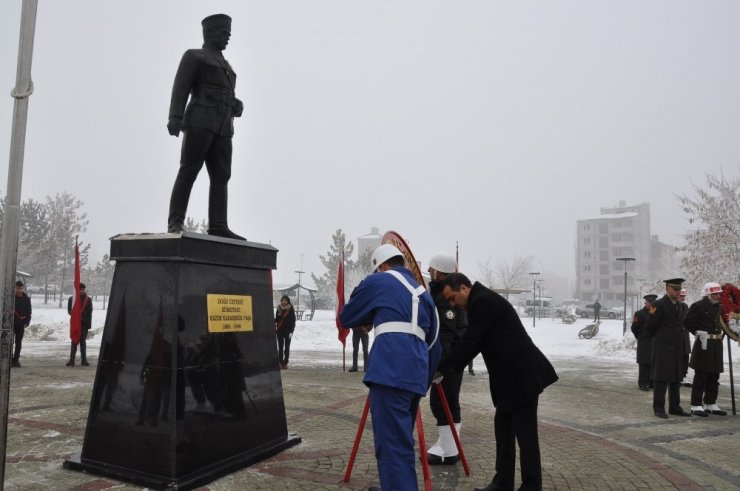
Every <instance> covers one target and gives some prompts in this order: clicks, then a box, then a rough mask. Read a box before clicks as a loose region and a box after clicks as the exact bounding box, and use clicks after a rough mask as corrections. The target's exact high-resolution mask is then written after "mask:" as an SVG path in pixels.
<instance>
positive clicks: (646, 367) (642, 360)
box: [630, 294, 658, 391]
mask: <svg viewBox="0 0 740 491" xmlns="http://www.w3.org/2000/svg"><path fill="white" fill-rule="evenodd" d="M657 298H658V295H653V294H650V295H645V296H644V297H642V299H643V300H644V301H645V306H644V307H643V308H641V309H640V310H638V311H637V312H635V315H634V317H632V325H631V326H630V329H631V330H632V334H634V335H635V339H637V365H638V367H639V368H638V372H637V386H638V387H639V389H640V390H644V391H648V390H650V389H651V388H652V387H653V381H652V380H651V379H650V359H651V357H652V353H653V338H652V337H651V336H650V333H648V331H647V329H646V328H645V325H646V324H647V318H648V309H649V308H650V306H651V305H652V304H653V302H655V300H656V299H657Z"/></svg>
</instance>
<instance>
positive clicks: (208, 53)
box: [167, 14, 244, 240]
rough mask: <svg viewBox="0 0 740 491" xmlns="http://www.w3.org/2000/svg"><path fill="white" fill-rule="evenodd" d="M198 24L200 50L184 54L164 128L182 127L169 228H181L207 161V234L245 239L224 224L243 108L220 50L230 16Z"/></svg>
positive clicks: (228, 34)
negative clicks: (237, 125) (236, 123)
mask: <svg viewBox="0 0 740 491" xmlns="http://www.w3.org/2000/svg"><path fill="white" fill-rule="evenodd" d="M201 24H202V25H203V41H204V43H203V48H202V49H189V50H187V51H186V52H185V54H184V55H183V56H182V60H181V61H180V66H179V67H178V69H177V75H175V82H174V84H173V86H172V100H171V102H170V115H169V122H168V123H167V129H168V131H169V133H170V134H171V135H173V136H178V135H179V134H180V132H181V131H182V132H183V139H182V150H181V154H180V170H179V171H178V173H177V178H176V179H175V185H174V187H173V189H172V196H171V198H170V213H169V217H168V220H167V231H168V232H173V233H177V232H182V230H183V224H184V222H185V213H186V211H187V208H188V201H189V200H190V191H191V190H192V188H193V183H194V182H195V178H196V177H197V176H198V173H199V172H200V170H201V168H202V167H203V163H204V162H205V164H206V169H208V175H209V177H210V180H211V185H210V189H209V193H208V233H209V234H211V235H218V236H221V237H228V238H231V239H241V240H244V237H240V236H239V235H237V234H235V233H234V232H232V231H231V230H229V227H228V224H227V201H228V187H227V185H228V182H229V178H230V177H231V152H232V146H231V138H232V136H233V135H234V118H235V117H237V118H238V117H239V116H241V115H242V111H243V109H244V105H243V104H242V102H241V101H240V100H239V99H237V98H236V96H235V94H234V86H235V85H236V73H234V70H233V69H232V68H231V65H229V62H228V61H226V60H225V59H224V57H223V54H222V53H221V52H222V51H223V50H224V49H225V48H226V45H227V44H228V43H229V38H230V37H231V17H229V16H228V15H224V14H216V15H211V16H209V17H206V18H205V19H203V21H202V22H201ZM188 96H189V97H190V102H188ZM186 102H187V107H185V103H186Z"/></svg>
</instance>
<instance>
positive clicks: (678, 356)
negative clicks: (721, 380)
mask: <svg viewBox="0 0 740 491" xmlns="http://www.w3.org/2000/svg"><path fill="white" fill-rule="evenodd" d="M683 281H684V280H683V278H672V279H670V280H665V284H666V286H665V295H663V297H661V298H660V299H658V300H656V301H655V302H654V303H653V305H651V306H650V308H649V309H648V320H647V325H646V328H647V330H648V332H649V333H650V335H651V336H652V337H653V360H652V372H651V375H652V378H653V412H654V413H655V415H656V416H657V417H659V418H664V419H665V418H667V417H668V415H667V414H666V412H665V394H666V389H667V390H668V413H669V414H673V415H676V416H691V413H687V412H686V411H684V410H683V409H682V408H681V394H680V392H679V390H680V382H681V379H682V378H683V369H684V362H683V351H684V340H683V329H682V327H681V322H680V318H679V316H680V308H681V306H680V305H679V303H680V302H679V301H678V295H679V293H680V292H681V284H682V283H683Z"/></svg>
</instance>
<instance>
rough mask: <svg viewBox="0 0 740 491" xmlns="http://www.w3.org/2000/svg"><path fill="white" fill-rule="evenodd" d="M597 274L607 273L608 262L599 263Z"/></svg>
mask: <svg viewBox="0 0 740 491" xmlns="http://www.w3.org/2000/svg"><path fill="white" fill-rule="evenodd" d="M599 274H600V275H602V276H604V275H608V274H609V265H608V264H600V265H599Z"/></svg>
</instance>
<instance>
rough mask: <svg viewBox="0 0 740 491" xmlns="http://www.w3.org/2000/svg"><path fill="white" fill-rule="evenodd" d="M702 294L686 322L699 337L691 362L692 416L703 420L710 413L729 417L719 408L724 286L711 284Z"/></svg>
mask: <svg viewBox="0 0 740 491" xmlns="http://www.w3.org/2000/svg"><path fill="white" fill-rule="evenodd" d="M701 293H702V298H701V300H699V301H697V302H694V303H693V304H691V307H690V308H689V312H688V313H687V314H686V319H685V321H684V322H685V325H686V329H688V330H689V331H690V332H691V333H692V334H694V335H695V336H696V340H695V341H694V348H693V350H692V351H691V362H690V366H691V368H693V369H694V381H693V387H692V389H691V413H692V414H695V415H697V416H702V417H706V416H707V415H708V414H716V415H719V416H726V415H727V412H725V411H723V410H722V409H720V408H719V406H718V405H717V394H718V392H719V374H720V373H722V372H723V371H724V364H723V348H722V335H723V331H722V325H721V323H720V316H721V315H722V311H721V308H720V304H719V296H720V294H721V293H722V287H720V286H719V284H718V283H707V284H706V285H704V288H702V292H701ZM702 396H703V403H704V404H703V405H702Z"/></svg>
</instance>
